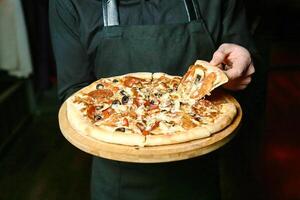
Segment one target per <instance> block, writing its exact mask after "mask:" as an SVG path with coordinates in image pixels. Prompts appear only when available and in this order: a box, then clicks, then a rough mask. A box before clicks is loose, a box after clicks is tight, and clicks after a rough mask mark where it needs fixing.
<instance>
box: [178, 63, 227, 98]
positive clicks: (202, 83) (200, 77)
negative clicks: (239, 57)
mask: <svg viewBox="0 0 300 200" xmlns="http://www.w3.org/2000/svg"><path fill="white" fill-rule="evenodd" d="M227 82H228V78H227V76H226V74H225V72H224V71H222V70H221V69H220V68H218V67H216V66H213V65H211V64H210V63H208V62H206V61H202V60H197V61H196V62H195V64H194V65H192V66H190V68H189V69H188V71H187V72H186V73H185V75H184V76H183V77H182V79H181V82H180V84H179V86H178V92H179V94H180V95H181V97H182V98H183V99H194V100H199V99H202V98H203V97H204V96H206V95H210V92H211V91H212V90H214V89H215V88H217V87H219V86H220V85H223V84H224V83H227Z"/></svg>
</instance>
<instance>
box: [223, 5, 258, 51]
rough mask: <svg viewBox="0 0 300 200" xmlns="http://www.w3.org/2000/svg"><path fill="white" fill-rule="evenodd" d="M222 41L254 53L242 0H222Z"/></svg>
mask: <svg viewBox="0 0 300 200" xmlns="http://www.w3.org/2000/svg"><path fill="white" fill-rule="evenodd" d="M222 7H223V17H222V36H221V44H222V43H234V44H238V45H241V46H243V47H245V48H246V49H248V50H249V51H250V52H251V53H252V54H253V53H256V50H255V45H254V41H253V39H252V36H251V34H250V32H249V27H248V24H247V19H246V13H245V7H244V3H243V1H242V0H227V1H223V6H222Z"/></svg>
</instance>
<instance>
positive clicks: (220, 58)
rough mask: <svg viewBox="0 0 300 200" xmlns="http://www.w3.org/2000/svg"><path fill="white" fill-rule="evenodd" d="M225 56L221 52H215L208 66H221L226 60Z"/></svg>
mask: <svg viewBox="0 0 300 200" xmlns="http://www.w3.org/2000/svg"><path fill="white" fill-rule="evenodd" d="M226 56H227V55H226V54H225V53H223V52H222V51H216V52H215V53H214V55H213V58H212V60H211V61H210V64H212V65H215V66H218V65H221V64H222V63H223V62H224V60H225V59H226Z"/></svg>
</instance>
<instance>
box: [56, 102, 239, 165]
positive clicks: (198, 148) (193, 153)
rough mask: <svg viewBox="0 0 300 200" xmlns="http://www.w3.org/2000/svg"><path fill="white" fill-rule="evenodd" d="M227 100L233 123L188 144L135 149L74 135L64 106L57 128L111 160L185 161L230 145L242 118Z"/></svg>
mask: <svg viewBox="0 0 300 200" xmlns="http://www.w3.org/2000/svg"><path fill="white" fill-rule="evenodd" d="M228 98H229V99H230V100H231V101H232V102H233V103H234V104H235V105H236V107H237V110H238V112H237V115H236V117H235V119H234V120H233V122H232V124H231V125H230V126H228V127H227V128H225V129H223V130H222V131H220V132H217V133H215V134H213V135H212V136H211V137H208V138H203V139H198V140H193V141H190V142H185V143H179V144H172V145H163V146H153V147H134V146H125V145H118V144H111V143H107V142H102V141H100V140H96V139H94V138H91V137H88V136H85V135H81V134H79V133H77V132H76V131H75V130H74V129H73V128H72V127H71V125H70V123H69V122H68V119H67V112H66V111H67V105H66V103H64V104H63V105H62V106H61V108H60V110H59V114H58V119H59V126H60V129H61V132H62V134H63V135H64V137H65V138H66V139H67V140H68V141H69V142H70V143H71V144H73V145H74V146H76V147H77V148H79V149H80V150H82V151H85V152H86V153H89V154H92V155H94V156H99V157H103V158H107V159H111V160H118V161H125V162H135V163H161V162H171V161H177V160H185V159H189V158H193V157H197V156H201V155H204V154H207V153H210V152H212V151H214V150H216V149H218V148H220V147H222V146H223V145H225V144H226V143H227V142H229V141H230V140H231V139H232V138H233V136H234V135H235V134H236V132H237V129H238V127H239V124H240V122H241V119H242V109H241V106H240V104H239V103H238V102H237V101H236V100H235V99H234V98H233V97H232V96H228Z"/></svg>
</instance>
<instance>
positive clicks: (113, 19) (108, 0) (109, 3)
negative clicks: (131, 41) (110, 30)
mask: <svg viewBox="0 0 300 200" xmlns="http://www.w3.org/2000/svg"><path fill="white" fill-rule="evenodd" d="M102 11H103V24H104V26H117V25H119V12H118V6H117V1H116V0H102Z"/></svg>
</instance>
